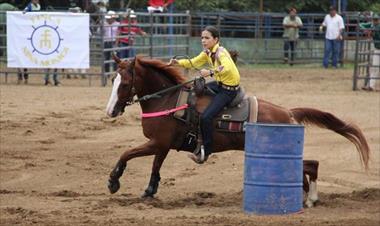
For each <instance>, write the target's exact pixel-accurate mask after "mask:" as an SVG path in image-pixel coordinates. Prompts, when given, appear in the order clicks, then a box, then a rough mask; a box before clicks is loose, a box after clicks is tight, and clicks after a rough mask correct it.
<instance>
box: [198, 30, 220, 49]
mask: <svg viewBox="0 0 380 226" xmlns="http://www.w3.org/2000/svg"><path fill="white" fill-rule="evenodd" d="M201 39H202V46H203V48H204V49H211V48H212V47H214V45H216V43H218V41H219V39H218V38H214V37H212V35H211V33H210V32H209V31H202V36H201Z"/></svg>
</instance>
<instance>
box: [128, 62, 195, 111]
mask: <svg viewBox="0 0 380 226" xmlns="http://www.w3.org/2000/svg"><path fill="white" fill-rule="evenodd" d="M176 57H177V56H176ZM186 57H187V58H188V59H189V61H190V58H189V57H188V56H186ZM135 62H136V57H134V58H133V60H131V61H130V65H131V66H132V67H131V68H130V69H129V70H130V74H131V76H132V84H131V86H130V88H129V93H130V95H129V97H128V100H127V101H126V102H125V106H124V107H126V106H130V105H132V104H135V103H138V102H140V101H146V100H149V99H153V98H161V94H164V93H167V92H169V91H172V90H176V89H179V88H181V87H183V86H185V85H187V84H189V83H192V82H194V81H195V79H192V80H189V81H186V82H184V83H182V84H178V85H175V86H172V87H169V88H166V89H164V90H160V91H158V92H155V93H153V94H148V95H145V96H143V97H141V98H138V99H136V100H133V98H134V96H135V95H136V88H135V82H136V74H135ZM190 63H191V65H192V67H194V66H193V64H192V62H191V61H190ZM194 68H195V67H194ZM195 69H197V70H199V69H198V68H195ZM123 110H124V109H123Z"/></svg>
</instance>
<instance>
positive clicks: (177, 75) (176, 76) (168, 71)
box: [136, 56, 186, 84]
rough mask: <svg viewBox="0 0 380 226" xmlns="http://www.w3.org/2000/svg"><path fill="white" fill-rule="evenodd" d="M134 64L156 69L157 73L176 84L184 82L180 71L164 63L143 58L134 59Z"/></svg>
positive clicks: (184, 79)
mask: <svg viewBox="0 0 380 226" xmlns="http://www.w3.org/2000/svg"><path fill="white" fill-rule="evenodd" d="M136 63H138V64H140V65H142V66H148V67H151V68H154V69H157V70H158V71H159V72H161V73H163V74H164V75H166V76H167V77H168V78H169V79H170V80H172V81H174V82H176V83H177V84H182V83H184V82H186V78H185V77H184V76H183V74H182V73H181V71H180V70H179V69H178V68H176V67H173V66H168V65H167V64H166V63H165V62H163V61H161V60H156V59H148V58H144V57H143V56H137V57H136Z"/></svg>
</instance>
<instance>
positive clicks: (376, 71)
mask: <svg viewBox="0 0 380 226" xmlns="http://www.w3.org/2000/svg"><path fill="white" fill-rule="evenodd" d="M360 28H361V29H366V30H369V31H370V35H371V36H372V39H373V45H372V46H371V56H372V62H371V65H370V66H371V67H370V70H369V76H370V79H369V81H368V82H367V84H366V85H365V86H364V87H362V89H363V90H368V91H375V90H376V79H373V78H374V77H376V78H380V15H373V16H372V23H361V24H360Z"/></svg>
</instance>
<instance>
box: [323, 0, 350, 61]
mask: <svg viewBox="0 0 380 226" xmlns="http://www.w3.org/2000/svg"><path fill="white" fill-rule="evenodd" d="M323 27H326V35H325V52H324V56H323V67H324V68H328V65H329V59H330V55H331V53H332V66H333V67H334V68H336V67H337V64H338V57H339V56H340V44H341V41H342V40H343V31H344V21H343V18H342V17H341V16H340V15H339V14H337V13H336V9H335V7H333V6H331V7H330V13H329V14H327V15H326V16H325V19H324V20H323V23H322V25H321V26H320V27H319V31H320V32H322V31H323Z"/></svg>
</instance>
